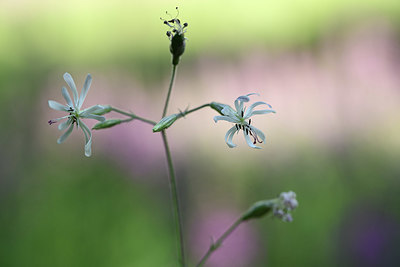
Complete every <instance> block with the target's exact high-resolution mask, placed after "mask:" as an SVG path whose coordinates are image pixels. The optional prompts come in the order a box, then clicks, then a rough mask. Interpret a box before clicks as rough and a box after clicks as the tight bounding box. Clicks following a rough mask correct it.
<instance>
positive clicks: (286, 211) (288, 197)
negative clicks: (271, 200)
mask: <svg viewBox="0 0 400 267" xmlns="http://www.w3.org/2000/svg"><path fill="white" fill-rule="evenodd" d="M298 206H299V202H298V201H297V199H296V193H295V192H293V191H289V192H282V193H281V194H280V195H279V198H277V201H276V203H275V206H274V207H273V212H274V216H275V217H277V218H279V219H282V220H283V221H284V222H291V221H293V217H292V215H291V211H292V210H294V209H295V208H297V207H298Z"/></svg>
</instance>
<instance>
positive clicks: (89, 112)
mask: <svg viewBox="0 0 400 267" xmlns="http://www.w3.org/2000/svg"><path fill="white" fill-rule="evenodd" d="M64 80H65V81H66V82H67V84H68V86H69V88H70V89H71V91H72V96H73V101H72V99H71V96H70V94H69V93H68V90H67V89H66V88H65V87H63V88H62V90H61V92H62V95H63V97H64V99H65V101H66V102H67V104H66V105H63V104H60V103H58V102H56V101H53V100H49V107H50V108H52V109H55V110H60V111H65V112H67V113H69V114H68V115H67V116H64V117H61V118H57V119H54V120H49V121H48V123H49V124H50V125H51V124H53V123H56V122H58V121H60V120H63V119H66V121H64V122H62V123H60V124H59V125H58V129H59V130H65V129H67V130H66V131H65V132H64V133H63V134H62V135H61V136H60V138H58V140H57V143H59V144H61V143H62V142H64V141H65V139H67V137H68V136H69V135H70V134H71V132H72V130H73V128H74V124H76V127H77V128H81V129H82V131H83V133H84V135H85V156H87V157H90V155H91V154H92V132H91V131H90V129H89V127H88V126H87V125H86V124H85V123H84V122H83V121H82V120H81V119H83V118H87V119H95V120H98V121H104V120H105V118H104V117H103V116H99V115H96V114H95V113H96V112H100V111H102V110H103V109H104V107H103V106H100V105H95V106H92V107H89V108H87V109H84V110H81V107H82V104H83V101H84V100H85V98H86V95H87V93H88V91H89V88H90V84H91V83H92V76H91V75H90V74H88V75H87V76H86V80H85V84H84V85H83V89H82V91H81V95H80V96H79V95H78V91H77V90H76V86H75V83H74V80H73V79H72V77H71V75H70V74H69V73H65V74H64Z"/></svg>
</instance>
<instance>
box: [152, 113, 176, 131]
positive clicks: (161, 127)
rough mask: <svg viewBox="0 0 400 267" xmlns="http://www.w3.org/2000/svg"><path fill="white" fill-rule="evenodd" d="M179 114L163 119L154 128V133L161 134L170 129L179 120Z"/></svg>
mask: <svg viewBox="0 0 400 267" xmlns="http://www.w3.org/2000/svg"><path fill="white" fill-rule="evenodd" d="M179 117H180V116H179V114H172V115H169V116H167V117H164V118H162V119H161V120H160V121H159V122H158V123H157V124H156V125H154V127H153V132H154V133H155V132H161V131H162V130H165V129H167V128H168V127H170V126H171V125H172V124H173V123H174V122H175V121H176V120H177V119H178V118H179Z"/></svg>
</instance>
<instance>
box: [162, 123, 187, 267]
mask: <svg viewBox="0 0 400 267" xmlns="http://www.w3.org/2000/svg"><path fill="white" fill-rule="evenodd" d="M161 135H162V139H163V142H164V148H165V154H166V156H167V162H168V169H169V183H170V188H171V196H172V205H173V213H174V220H175V232H176V237H177V241H176V242H177V247H178V259H179V263H180V266H186V264H185V249H184V242H183V229H182V228H183V227H182V219H181V211H180V207H179V199H178V191H177V186H176V179H175V171H174V165H173V164H172V157H171V152H170V150H169V146H168V140H167V135H166V133H165V131H161Z"/></svg>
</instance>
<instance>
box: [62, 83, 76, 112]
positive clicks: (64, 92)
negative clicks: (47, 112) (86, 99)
mask: <svg viewBox="0 0 400 267" xmlns="http://www.w3.org/2000/svg"><path fill="white" fill-rule="evenodd" d="M61 92H62V95H63V97H64V99H65V101H66V102H67V104H68V105H69V106H70V107H74V104H73V103H72V100H71V96H70V95H69V93H68V90H67V88H65V87H63V88H62V89H61Z"/></svg>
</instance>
